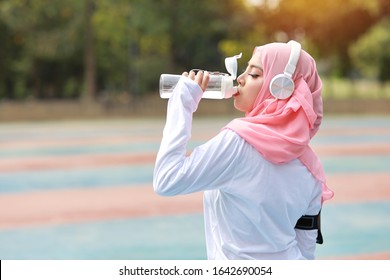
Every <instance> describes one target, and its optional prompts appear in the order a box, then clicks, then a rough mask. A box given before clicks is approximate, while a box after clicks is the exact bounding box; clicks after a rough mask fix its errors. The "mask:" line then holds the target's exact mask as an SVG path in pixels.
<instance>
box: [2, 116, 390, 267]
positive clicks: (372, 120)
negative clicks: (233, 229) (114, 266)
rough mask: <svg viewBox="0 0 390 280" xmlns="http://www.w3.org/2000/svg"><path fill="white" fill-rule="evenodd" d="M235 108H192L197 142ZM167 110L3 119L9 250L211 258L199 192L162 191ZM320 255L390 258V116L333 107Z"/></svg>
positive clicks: (324, 133) (63, 255)
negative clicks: (206, 112)
mask: <svg viewBox="0 0 390 280" xmlns="http://www.w3.org/2000/svg"><path fill="white" fill-rule="evenodd" d="M229 120H230V117H226V118H223V117H218V118H201V117H198V118H195V121H194V127H193V137H192V140H191V143H190V145H189V147H188V148H189V149H192V148H193V147H194V146H196V145H199V144H201V143H203V142H204V141H205V140H206V139H208V138H210V137H212V136H213V135H215V134H216V133H217V132H218V130H219V129H220V128H221V127H222V126H223V125H224V124H226V123H227V122H228V121H229ZM163 126H164V118H160V119H116V120H94V121H63V122H31V123H29V122H28V123H27V122H26V123H3V124H1V123H0V259H92V260H94V259H114V260H115V259H205V258H206V252H205V244H204V243H205V240H204V234H203V229H204V228H203V217H202V195H201V194H193V195H186V196H181V197H173V198H164V197H159V196H157V195H155V194H154V193H153V190H152V171H153V164H154V160H155V156H156V152H157V150H158V147H159V141H160V139H161V135H162V130H163ZM312 146H313V148H314V150H316V151H317V152H318V154H319V155H320V156H321V159H322V162H323V164H324V167H325V171H326V173H327V180H328V184H329V186H331V187H332V189H333V190H334V191H335V198H334V199H333V200H332V201H330V202H327V203H325V207H324V209H323V215H322V224H323V235H324V239H325V243H324V244H323V245H320V246H318V250H317V258H319V259H390V216H389V213H390V117H328V118H326V119H325V120H324V123H323V126H322V130H320V132H319V134H318V135H317V136H316V138H315V139H314V140H313V143H312Z"/></svg>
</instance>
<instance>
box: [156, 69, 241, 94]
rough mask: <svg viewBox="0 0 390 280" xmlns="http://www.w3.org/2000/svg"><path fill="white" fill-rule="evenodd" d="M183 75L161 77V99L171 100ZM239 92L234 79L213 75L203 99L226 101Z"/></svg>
mask: <svg viewBox="0 0 390 280" xmlns="http://www.w3.org/2000/svg"><path fill="white" fill-rule="evenodd" d="M180 77H181V75H174V74H162V75H161V76H160V97H161V98H169V97H171V95H172V92H173V90H174V88H175V86H176V84H177V83H178V82H179V79H180ZM236 92H237V87H235V86H233V77H232V76H229V75H226V74H211V75H210V80H209V83H208V85H207V88H206V90H205V92H204V93H203V95H202V98H207V99H225V98H230V97H232V96H233V94H235V93H236Z"/></svg>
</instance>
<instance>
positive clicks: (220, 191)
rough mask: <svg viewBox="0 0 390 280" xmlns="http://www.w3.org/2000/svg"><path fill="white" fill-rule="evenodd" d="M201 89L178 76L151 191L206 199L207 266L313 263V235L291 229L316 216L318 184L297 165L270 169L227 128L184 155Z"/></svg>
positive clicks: (291, 164) (319, 195)
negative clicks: (248, 262) (195, 194)
mask: <svg viewBox="0 0 390 280" xmlns="http://www.w3.org/2000/svg"><path fill="white" fill-rule="evenodd" d="M202 94H203V92H202V90H201V88H200V87H199V86H198V85H197V84H196V83H195V82H194V81H192V80H191V79H189V78H186V77H182V78H181V79H180V81H179V83H178V85H177V86H176V88H175V90H174V92H173V95H172V97H171V98H170V99H169V101H168V109H167V119H166V125H165V128H164V132H163V138H162V141H161V146H160V149H159V152H158V154H157V159H156V164H155V169H154V178H153V186H154V190H155V192H156V193H158V194H160V195H164V196H174V195H180V194H189V193H193V192H199V191H203V192H204V220H205V235H206V246H207V256H208V259H313V258H314V251H315V246H316V236H317V230H306V231H304V230H295V229H294V227H295V224H296V222H297V220H298V219H299V218H300V217H301V216H302V215H316V214H318V212H319V211H320V209H321V183H320V182H319V181H317V180H316V179H315V178H314V177H313V176H312V175H311V173H310V172H309V171H308V170H307V168H306V167H305V166H304V165H303V164H302V163H301V162H300V161H299V160H292V161H290V162H288V163H285V164H279V165H276V164H273V163H271V162H269V161H267V160H266V159H265V158H263V157H262V156H261V155H260V154H259V153H258V152H257V151H256V150H255V149H254V148H253V147H252V146H251V145H250V144H249V143H247V142H246V141H245V140H244V139H243V138H241V137H240V136H239V135H238V134H236V133H235V132H233V131H231V130H228V129H225V130H222V131H220V132H219V134H218V135H216V136H215V137H214V138H212V139H210V140H209V141H208V142H206V143H205V144H203V145H201V146H198V147H197V148H195V149H194V150H193V151H192V153H191V154H190V155H189V156H186V145H187V143H188V141H189V140H190V138H191V129H192V114H193V112H195V111H196V109H197V107H198V103H199V102H200V99H201V97H202Z"/></svg>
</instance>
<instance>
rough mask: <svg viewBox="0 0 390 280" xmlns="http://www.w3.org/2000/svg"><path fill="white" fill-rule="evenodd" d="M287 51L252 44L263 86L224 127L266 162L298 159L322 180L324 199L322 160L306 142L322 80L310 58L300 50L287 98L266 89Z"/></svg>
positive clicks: (317, 118)
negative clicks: (247, 107)
mask: <svg viewBox="0 0 390 280" xmlns="http://www.w3.org/2000/svg"><path fill="white" fill-rule="evenodd" d="M290 51H291V47H290V45H288V44H285V43H271V44H267V45H264V46H260V47H256V48H255V50H254V52H259V53H260V57H261V61H262V65H263V75H264V82H263V86H262V87H261V89H260V92H259V93H258V96H257V99H256V101H255V103H254V106H253V109H252V110H251V111H250V112H247V113H246V116H245V117H244V118H239V119H235V120H233V121H232V122H230V123H229V124H228V125H227V126H226V127H225V128H228V129H231V130H233V131H235V132H236V133H237V134H239V135H240V136H241V137H242V138H244V139H245V140H246V141H247V142H248V143H250V144H251V145H252V146H253V147H254V148H255V149H256V150H257V151H258V152H259V153H260V154H261V155H262V156H264V157H265V158H266V159H267V160H269V161H270V162H273V163H276V164H281V163H285V162H288V161H290V160H293V159H299V160H300V161H301V162H302V164H304V165H305V166H306V167H307V169H308V170H309V171H310V172H311V173H312V175H313V176H314V177H315V178H317V179H318V180H319V181H321V182H322V202H324V201H325V200H328V199H331V198H332V197H333V191H332V190H330V189H329V188H328V187H327V185H326V180H325V174H324V171H323V167H322V164H321V162H320V160H319V158H318V157H317V155H316V154H315V153H314V151H313V150H312V149H311V148H310V146H309V142H310V140H311V138H313V136H314V135H315V134H316V133H317V131H318V129H319V126H320V124H321V121H322V97H321V91H322V82H321V79H320V77H319V76H318V73H317V69H316V64H315V61H314V59H313V58H312V57H311V56H310V55H309V54H308V53H307V52H305V51H303V50H302V51H301V54H300V57H299V60H298V64H297V68H296V70H295V73H294V75H293V77H292V78H293V80H294V82H295V90H294V93H293V95H292V96H291V97H290V98H288V99H285V100H281V99H278V100H276V99H275V98H274V97H273V96H272V95H271V93H270V90H269V84H270V82H271V80H272V78H273V77H274V76H275V75H277V74H280V73H283V71H284V68H285V66H286V64H287V61H288V59H289V56H290Z"/></svg>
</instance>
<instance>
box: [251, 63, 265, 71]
mask: <svg viewBox="0 0 390 280" xmlns="http://www.w3.org/2000/svg"><path fill="white" fill-rule="evenodd" d="M248 66H249V67H251V68H257V69H259V70H260V71H263V68H262V67H261V66H260V65H256V64H249V63H248Z"/></svg>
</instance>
